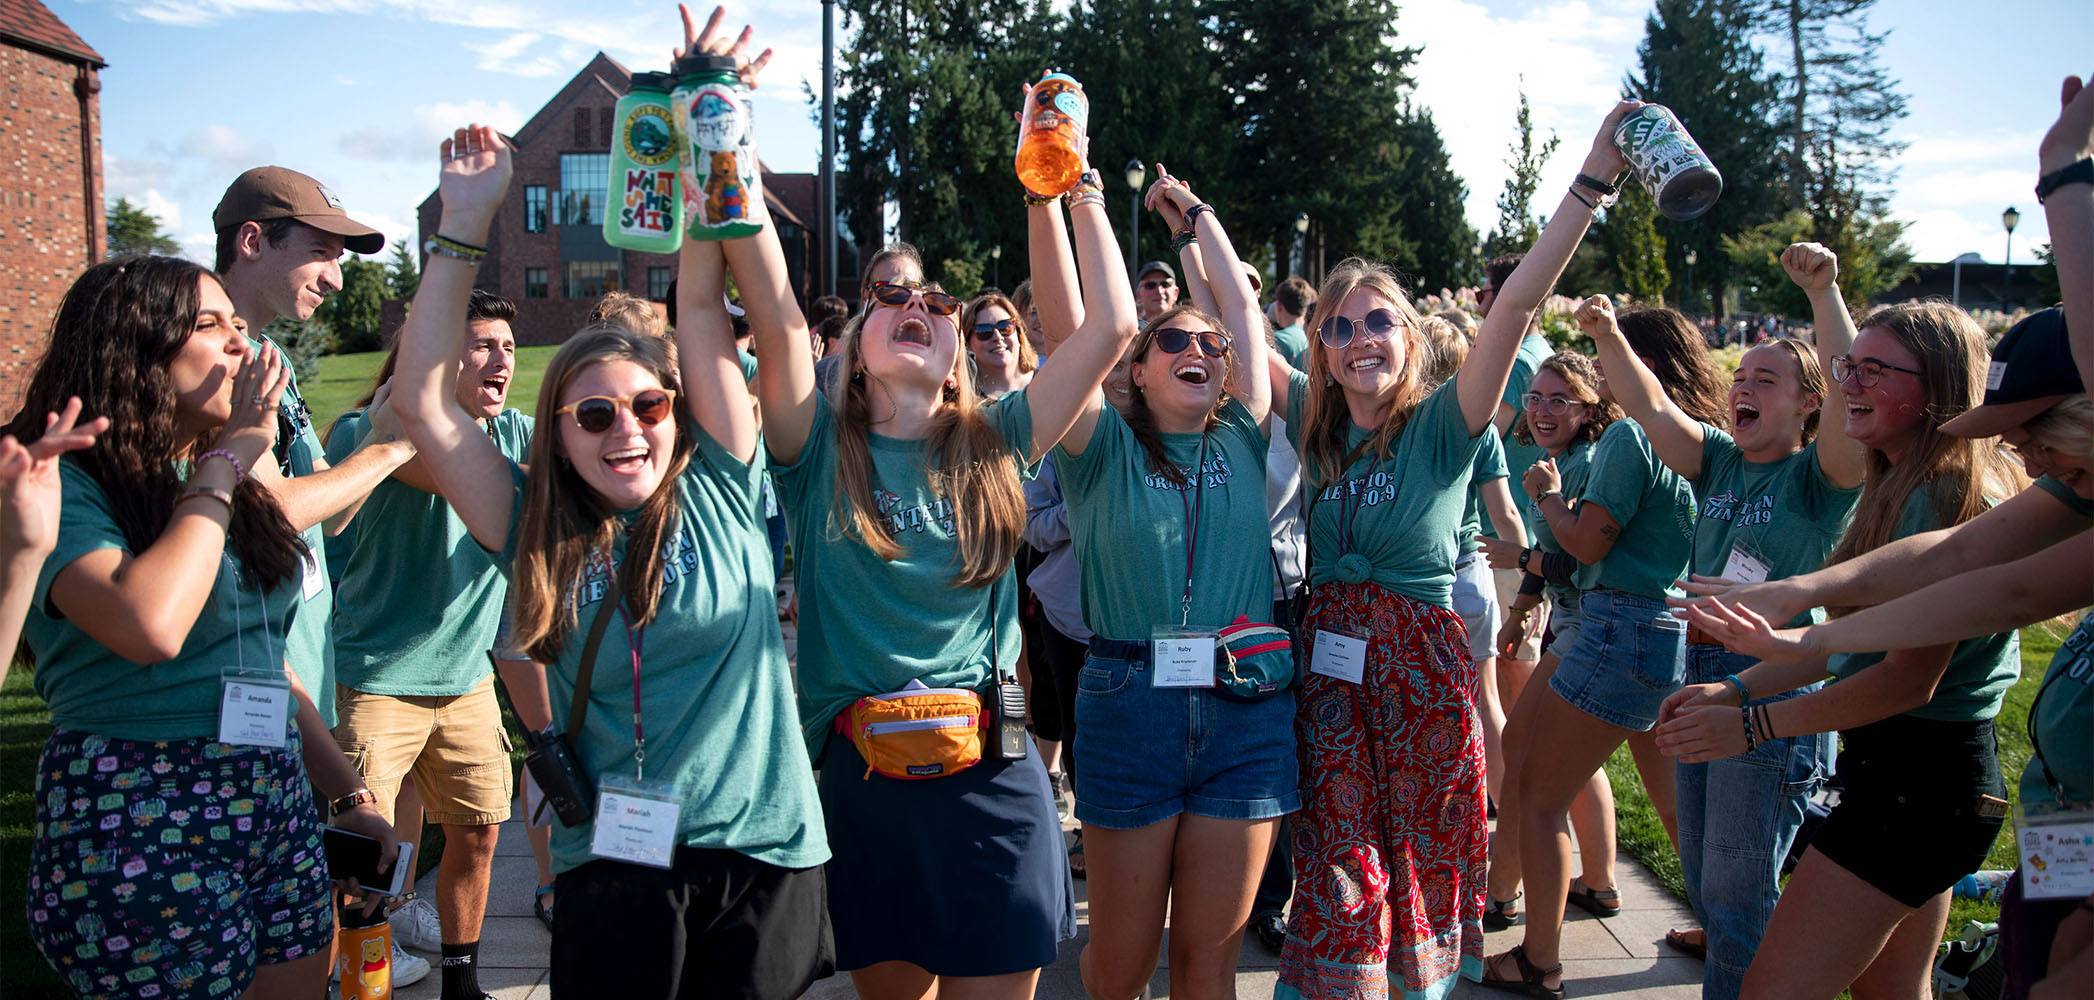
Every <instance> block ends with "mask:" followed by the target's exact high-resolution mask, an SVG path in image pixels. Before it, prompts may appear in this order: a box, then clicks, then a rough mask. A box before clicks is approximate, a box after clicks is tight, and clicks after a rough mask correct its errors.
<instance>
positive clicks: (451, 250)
mask: <svg viewBox="0 0 2094 1000" xmlns="http://www.w3.org/2000/svg"><path fill="white" fill-rule="evenodd" d="M422 251H423V252H424V253H428V254H431V255H434V256H442V257H450V258H453V259H456V260H462V261H464V262H466V263H468V264H478V263H480V258H482V257H485V256H487V248H486V247H476V246H474V245H472V244H470V243H461V242H459V241H458V240H454V239H451V238H450V237H448V236H431V237H429V242H427V243H424V244H422Z"/></svg>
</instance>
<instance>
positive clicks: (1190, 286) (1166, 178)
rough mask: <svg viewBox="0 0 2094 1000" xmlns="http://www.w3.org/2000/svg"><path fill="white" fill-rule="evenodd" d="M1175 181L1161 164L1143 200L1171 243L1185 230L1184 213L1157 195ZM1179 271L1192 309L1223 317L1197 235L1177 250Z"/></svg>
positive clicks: (1171, 201)
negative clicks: (1202, 259) (1154, 213)
mask: <svg viewBox="0 0 2094 1000" xmlns="http://www.w3.org/2000/svg"><path fill="white" fill-rule="evenodd" d="M1173 180H1174V178H1172V177H1171V173H1170V171H1168V170H1165V169H1164V167H1163V164H1161V163H1158V164H1157V165H1156V183H1154V184H1151V185H1149V193H1148V194H1146V195H1144V196H1143V197H1142V203H1143V204H1145V205H1147V206H1148V207H1149V208H1151V209H1154V210H1155V212H1156V215H1157V217H1158V218H1161V219H1162V220H1163V231H1164V232H1166V233H1170V234H1171V240H1172V242H1176V241H1177V238H1178V234H1179V233H1181V232H1184V231H1185V210H1184V209H1181V208H1179V207H1178V203H1177V202H1176V201H1175V200H1173V199H1170V198H1165V197H1160V196H1159V194H1158V192H1160V191H1161V190H1162V189H1163V188H1164V187H1165V186H1166V185H1168V184H1169V183H1171V182H1172V181H1173ZM1178 270H1179V272H1180V273H1181V274H1182V275H1183V278H1184V280H1183V281H1182V282H1181V284H1183V285H1184V286H1185V296H1186V298H1188V299H1190V300H1191V301H1192V304H1193V308H1196V309H1198V310H1200V311H1201V312H1203V313H1206V314H1208V315H1210V316H1219V315H1221V305H1220V303H1218V302H1216V301H1215V298H1214V288H1213V286H1212V285H1210V284H1208V282H1207V268H1206V265H1205V264H1204V263H1202V262H1201V260H1200V241H1199V239H1198V235H1197V234H1195V235H1194V238H1193V239H1192V240H1190V241H1188V242H1187V243H1186V244H1185V245H1184V246H1181V247H1179V248H1178Z"/></svg>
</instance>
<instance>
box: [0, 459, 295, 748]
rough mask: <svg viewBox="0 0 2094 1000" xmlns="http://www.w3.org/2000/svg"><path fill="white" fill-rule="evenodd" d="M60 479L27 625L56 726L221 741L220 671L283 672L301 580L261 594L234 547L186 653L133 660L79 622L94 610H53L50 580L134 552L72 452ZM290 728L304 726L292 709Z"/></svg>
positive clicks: (39, 687) (38, 679)
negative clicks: (53, 531) (84, 560)
mask: <svg viewBox="0 0 2094 1000" xmlns="http://www.w3.org/2000/svg"><path fill="white" fill-rule="evenodd" d="M58 480H59V485H60V488H61V489H63V490H64V501H63V502H62V504H61V506H60V508H59V514H58V544H57V547H56V548H54V549H52V550H51V555H50V557H49V558H47V559H45V560H44V567H43V569H42V570H41V571H39V572H38V573H37V576H36V591H35V593H34V594H33V595H32V597H31V602H30V607H29V615H28V617H27V619H26V620H24V621H23V623H22V635H23V637H24V638H26V639H27V640H28V641H29V649H30V651H31V652H33V653H35V654H36V671H35V673H34V674H33V675H32V676H33V680H34V682H35V686H36V693H37V696H38V697H40V698H42V699H43V700H44V702H45V703H46V704H48V705H50V706H51V724H52V725H53V726H54V727H56V728H58V729H63V730H68V731H71V732H78V733H96V734H99V735H102V736H109V737H114V738H117V739H126V740H183V739H196V738H199V737H201V738H207V739H216V738H217V737H218V707H219V703H220V695H221V680H222V672H223V671H225V670H227V669H230V668H233V667H241V668H245V669H248V670H254V671H262V672H268V673H272V674H277V675H280V674H281V673H282V671H283V669H284V633H285V630H286V629H287V628H288V627H289V626H290V624H291V620H292V615H293V614H294V612H295V611H296V608H297V605H298V603H299V599H300V595H299V590H298V582H299V581H298V577H297V576H295V575H294V576H293V577H292V578H291V579H288V580H285V581H283V582H282V583H281V584H278V585H277V586H276V587H275V588H274V589H272V590H270V591H268V592H267V593H263V592H262V591H261V590H260V588H259V585H258V583H257V582H256V581H255V579H254V577H253V576H251V575H250V574H248V573H247V572H246V571H245V569H244V568H243V567H242V566H241V565H240V560H239V557H238V556H236V555H234V554H233V553H232V550H231V548H230V547H228V548H227V550H226V552H225V554H224V555H222V556H220V557H219V566H218V576H217V578H216V579H215V580H213V581H212V583H211V595H210V596H209V597H207V598H205V599H204V607H203V610H202V611H201V612H200V613H199V614H198V615H197V616H196V624H194V625H192V626H190V628H189V635H188V637H187V638H186V639H184V640H183V642H182V651H181V653H179V654H178V655H176V656H175V658H174V659H172V660H167V661H165V662H162V663H152V664H138V663H132V662H131V661H130V660H127V659H124V658H123V657H122V656H119V655H117V654H116V653H114V652H111V651H110V649H109V647H107V646H104V645H102V644H101V643H99V642H97V641H95V640H94V638H93V637H91V636H89V635H88V634H87V633H86V632H83V631H81V629H80V627H79V626H78V625H75V624H74V619H76V618H79V617H81V616H83V615H91V614H93V613H94V612H95V609H93V608H73V609H71V615H70V616H61V615H59V614H57V613H56V609H55V608H53V607H52V606H51V581H52V580H53V579H54V578H56V577H57V576H58V574H59V572H60V571H62V570H64V569H65V568H66V567H67V566H70V565H72V564H73V562H74V561H75V560H77V559H79V558H80V557H81V556H84V555H88V554H89V553H93V552H99V551H101V550H103V549H121V550H123V551H125V552H131V554H132V555H137V553H136V552H132V550H131V546H130V544H129V543H128V542H126V541H125V540H124V532H123V529H122V528H120V527H118V525H117V521H116V514H115V512H114V508H112V507H111V506H110V505H109V495H108V493H106V492H105V491H104V490H103V489H102V485H101V484H100V483H98V482H96V481H95V478H94V477H93V476H91V475H89V474H88V473H87V471H86V470H85V469H82V468H80V467H79V466H78V465H75V464H74V463H73V461H72V459H70V458H68V459H65V460H62V461H60V462H59V463H58ZM11 652H12V651H10V653H11ZM300 680H304V678H302V677H301V678H300ZM307 683H310V682H309V681H308V682H307ZM329 690H330V691H332V690H333V689H331V688H330V689H329ZM314 695H315V698H314V700H315V701H318V700H319V698H318V692H314ZM327 700H329V701H332V700H333V699H332V698H329V699H327ZM291 724H292V725H293V726H294V727H295V726H296V725H297V717H296V715H295V714H294V715H293V717H292V723H291Z"/></svg>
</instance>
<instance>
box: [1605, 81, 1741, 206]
mask: <svg viewBox="0 0 2094 1000" xmlns="http://www.w3.org/2000/svg"><path fill="white" fill-rule="evenodd" d="M1614 144H1615V145H1616V146H1619V147H1621V153H1622V155H1623V156H1625V157H1627V158H1628V160H1629V170H1630V171H1631V172H1633V173H1634V174H1635V175H1636V179H1637V180H1638V181H1640V182H1642V184H1643V189H1644V190H1646V191H1649V192H1650V193H1651V196H1652V197H1653V198H1656V199H1657V201H1658V211H1660V212H1663V213H1665V217H1666V218H1669V219H1679V220H1682V221H1684V220H1687V219H1693V218H1697V217H1699V216H1700V215H1701V214H1702V213H1704V212H1707V211H1708V210H1709V209H1710V208H1711V207H1712V206H1714V205H1715V204H1716V197H1717V196H1718V195H1721V194H1722V193H1723V175H1722V174H1721V173H1718V172H1717V170H1716V164H1714V163H1712V162H1710V160H1709V154H1707V153H1704V152H1702V151H1701V145H1700V144H1699V143H1696V142H1695V141H1694V137H1693V136H1691V135H1688V134H1687V127H1686V126H1684V125H1681V124H1680V119H1679V116H1677V115H1675V114H1673V113H1672V109H1671V108H1668V107H1665V106H1664V105H1662V104H1646V105H1644V106H1643V107H1642V108H1640V109H1638V110H1637V111H1636V113H1635V114H1633V115H1630V116H1629V117H1627V118H1624V119H1622V122H1621V125H1620V126H1619V127H1618V128H1616V129H1615V130H1614Z"/></svg>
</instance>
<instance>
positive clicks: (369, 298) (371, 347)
mask: <svg viewBox="0 0 2094 1000" xmlns="http://www.w3.org/2000/svg"><path fill="white" fill-rule="evenodd" d="M387 287H388V286H387V283H386V268H385V265H383V264H380V263H377V262H376V261H369V260H365V259H363V258H362V257H357V256H353V255H352V256H351V257H350V258H349V259H347V260H345V261H343V262H342V287H341V290H339V291H337V292H335V293H334V294H333V295H330V296H328V297H327V301H325V302H322V303H321V304H320V308H319V309H317V310H315V311H314V312H313V318H314V319H316V320H318V321H320V322H321V323H322V324H324V325H325V326H326V328H327V329H328V330H329V331H330V332H332V333H333V335H334V339H335V342H336V346H337V347H338V349H340V350H341V351H344V352H346V353H357V352H361V351H376V350H380V349H382V348H383V347H384V346H385V345H384V343H383V341H382V340H381V338H380V336H379V327H380V324H381V319H382V314H383V310H384V309H385V298H386V289H387Z"/></svg>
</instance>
